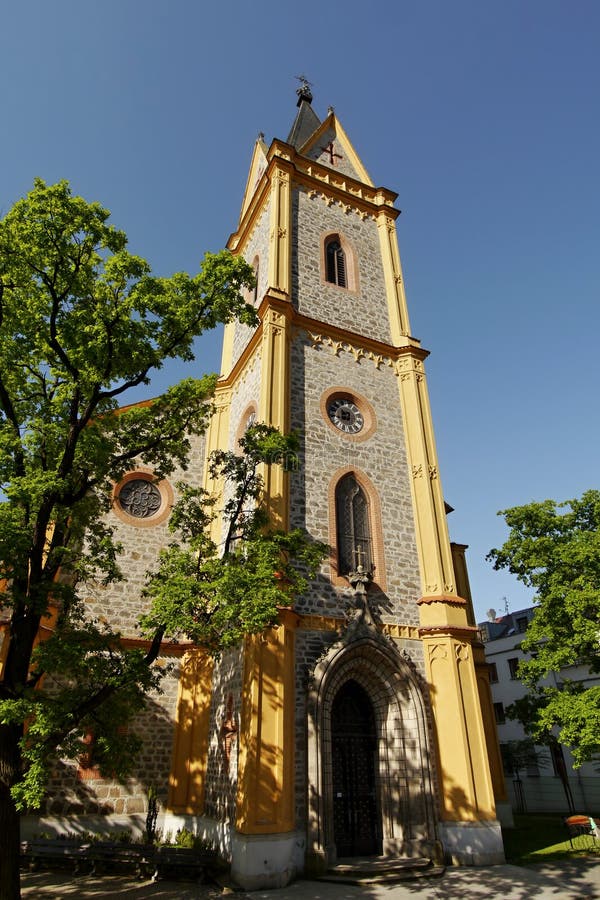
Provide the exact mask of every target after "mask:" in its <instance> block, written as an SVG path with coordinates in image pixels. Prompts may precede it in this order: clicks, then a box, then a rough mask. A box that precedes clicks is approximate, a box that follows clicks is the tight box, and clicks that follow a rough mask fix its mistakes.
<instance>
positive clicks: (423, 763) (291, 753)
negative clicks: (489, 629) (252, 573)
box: [171, 83, 503, 888]
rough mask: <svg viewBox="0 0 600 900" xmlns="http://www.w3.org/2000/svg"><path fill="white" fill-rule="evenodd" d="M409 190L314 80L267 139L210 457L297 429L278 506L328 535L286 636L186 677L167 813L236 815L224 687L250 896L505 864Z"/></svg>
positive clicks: (277, 485)
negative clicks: (417, 868) (363, 868)
mask: <svg viewBox="0 0 600 900" xmlns="http://www.w3.org/2000/svg"><path fill="white" fill-rule="evenodd" d="M395 200H396V194H395V193H393V192H392V191H390V190H387V189H385V188H381V187H376V186H375V184H374V183H373V182H372V180H371V178H370V177H369V175H368V173H367V170H366V169H365V167H364V165H363V163H362V162H361V160H360V158H359V157H358V155H357V153H356V151H355V150H354V148H353V146H352V144H351V142H350V140H349V138H348V136H347V135H346V133H345V131H344V129H343V127H342V125H341V123H340V122H339V121H338V119H337V117H336V115H335V112H334V111H333V109H330V110H329V112H328V115H327V117H326V118H325V119H324V120H323V121H321V120H320V119H319V118H318V116H317V115H316V113H315V111H314V110H313V108H312V96H311V92H310V87H309V85H308V84H307V83H303V84H302V85H301V87H300V88H299V90H298V112H297V115H296V119H295V121H294V123H293V126H292V129H291V131H290V133H289V135H288V138H287V140H286V141H282V140H277V139H275V140H273V141H272V143H271V144H270V146H267V145H266V143H265V142H264V139H263V137H262V135H261V136H260V137H259V139H258V140H257V142H256V145H255V147H254V153H253V157H252V162H251V165H250V172H249V176H248V182H247V186H246V191H245V194H244V198H243V202H242V209H241V214H240V219H239V223H238V226H237V229H236V231H235V232H234V234H233V235H232V236H231V238H230V240H229V243H228V246H229V248H230V250H231V251H232V252H233V253H235V254H242V255H243V256H244V257H245V259H246V260H247V261H248V262H250V263H251V264H252V265H253V266H254V269H255V272H256V277H257V288H256V291H255V294H254V297H253V298H252V299H253V300H254V302H255V304H256V307H257V310H258V313H259V317H260V325H259V327H258V328H257V329H256V330H251V329H249V328H247V327H246V326H243V325H240V324H239V323H232V324H230V325H228V326H227V328H226V333H225V338H224V347H223V357H222V375H221V379H220V382H219V387H218V390H217V398H216V406H217V411H216V414H215V417H214V419H213V422H212V425H211V428H210V431H209V433H208V436H207V447H206V452H207V454H208V453H210V451H211V450H213V449H216V448H221V447H223V448H231V447H234V446H235V444H236V442H237V440H238V439H239V436H240V435H241V434H242V433H243V430H244V428H245V427H246V426H247V423H248V422H249V421H251V420H253V419H255V420H256V421H259V422H264V423H266V424H270V425H274V426H276V427H278V428H279V429H281V430H282V431H284V432H287V431H289V430H290V429H291V428H293V429H296V430H297V431H298V432H299V434H300V436H301V451H300V460H299V462H300V465H299V466H298V467H297V469H294V467H288V471H284V469H283V468H282V467H280V466H272V467H269V468H267V469H266V470H265V473H264V477H265V488H266V497H267V501H268V505H269V510H270V514H271V516H272V519H273V521H274V522H276V523H278V524H279V525H281V526H282V527H296V526H299V527H302V528H305V529H306V530H307V531H308V532H309V534H310V535H312V536H313V537H314V538H315V539H318V540H321V541H325V542H326V543H327V544H329V546H330V547H331V555H330V558H329V559H328V560H327V561H326V563H325V564H324V565H323V567H322V570H321V572H320V574H319V576H318V577H317V578H316V579H315V580H314V581H313V582H312V584H311V587H310V590H309V591H308V592H307V593H306V595H305V596H304V597H302V598H301V599H300V600H299V601H298V603H297V604H296V606H295V608H294V609H293V610H292V609H289V610H282V611H281V616H280V623H279V626H278V627H277V628H274V629H272V630H271V631H270V632H269V633H267V634H265V635H263V636H261V637H260V638H249V639H248V640H247V641H246V642H245V645H244V647H243V648H241V649H240V652H239V654H238V655H237V656H236V657H235V659H233V658H229V657H228V658H226V659H224V660H222V661H221V662H220V663H219V664H218V666H217V665H215V667H214V668H213V666H212V664H210V663H209V662H207V661H205V660H203V659H202V658H200V657H195V658H193V659H191V658H190V661H188V664H187V670H185V667H184V672H183V676H182V681H181V684H180V708H181V703H182V702H184V706H185V708H186V709H188V711H189V709H190V708H191V710H192V717H191V718H192V719H193V723H194V724H193V729H194V731H195V733H196V737H195V738H193V739H192V737H191V736H190V733H189V729H188V733H187V736H186V734H183V736H182V729H181V727H180V730H179V737H178V740H179V742H180V744H179V748H178V749H177V747H176V753H175V769H174V776H173V777H174V784H175V785H177V786H178V787H177V789H176V790H175V793H173V794H172V797H171V806H172V809H173V811H174V813H176V812H177V810H178V809H179V810H180V811H187V812H192V811H193V812H195V814H196V815H198V814H200V815H201V816H204V817H208V818H210V817H212V818H213V819H214V818H218V817H219V815H222V814H223V810H221V813H220V812H219V808H218V807H219V802H218V800H217V796H216V795H217V793H218V790H217V788H219V783H218V779H217V781H215V776H214V772H211V766H210V753H208V755H207V747H208V744H209V741H210V734H211V733H216V732H215V729H216V728H217V726H218V722H216V720H215V712H214V710H215V709H216V708H217V705H215V699H214V698H215V696H219V697H220V703H221V706H222V707H223V708H224V709H225V708H226V709H227V711H228V712H227V716H228V721H229V723H230V729H231V732H232V733H233V732H234V731H235V740H236V742H237V746H238V752H237V758H236V759H233V758H232V760H231V762H230V763H228V764H229V769H228V772H229V779H230V782H229V783H230V784H231V785H232V787H231V790H232V795H231V798H230V803H229V806H228V807H227V810H226V812H227V814H228V815H230V817H231V821H230V825H231V857H232V871H233V875H234V876H235V878H236V879H237V880H238V881H239V882H240V883H241V884H242V885H243V886H245V887H248V888H251V887H264V886H269V885H271V886H274V885H277V884H282V883H285V882H286V881H287V880H289V878H290V877H292V876H293V874H294V873H296V872H299V871H302V870H305V871H307V872H313V873H317V872H320V871H324V870H325V869H326V868H327V867H329V866H332V865H334V864H335V862H336V860H337V859H339V858H341V857H352V856H365V855H385V856H389V857H423V856H428V857H431V858H440V855H444V856H445V857H446V859H449V858H451V859H452V860H454V861H456V862H459V863H463V864H465V863H467V864H468V863H471V864H485V863H493V862H498V861H502V859H503V850H502V841H501V834H500V826H499V822H498V818H497V813H496V801H502V800H503V782H502V774H501V767H500V765H499V759H498V753H497V747H496V738H495V726H494V724H493V717H492V715H491V702H490V695H489V686H488V680H487V671H486V669H485V665H484V661H483V653H482V651H481V647H480V646H479V645H478V637H477V631H476V628H475V622H474V618H473V613H472V606H471V600H470V596H469V587H468V578H467V575H466V568H465V563H464V547H463V546H461V545H451V543H450V541H449V537H448V530H447V524H446V508H445V504H444V498H443V495H442V488H441V481H440V474H439V469H438V461H437V456H436V448H435V442H434V434H433V426H432V421H431V413H430V406H429V399H428V392H427V384H426V378H425V369H424V360H425V359H426V357H427V355H428V354H427V351H426V350H424V349H423V348H422V347H421V345H420V342H419V341H418V340H416V339H415V338H414V337H412V336H411V329H410V324H409V319H408V310H407V304H406V298H405V292H404V282H403V278H402V269H401V265H400V256H399V251H398V244H397V237H396V228H395V220H396V218H397V216H398V214H399V213H398V210H397V209H396V208H395V206H394V203H395ZM206 478H207V483H208V476H206ZM208 486H209V487H212V488H216V487H217V486H215V485H211V484H208ZM186 671H187V675H186ZM186 679H187V680H186ZM186 685H187V686H186ZM182 686H183V687H182ZM210 690H212V697H213V700H212V706H211V703H210V702H209V700H207V697H209V695H210ZM182 698H183V700H182ZM211 710H212V711H211ZM223 721H225V719H224V720H223ZM236 723H237V724H236ZM180 726H181V723H180ZM190 727H192V726H190ZM220 727H224V725H223V726H220ZM184 731H185V729H184ZM219 733H220V732H219ZM192 745H193V746H194V747H195V750H194V751H193V752H194V754H195V759H196V762H194V761H193V760H192V763H190V758H189V754H190V752H191V750H190V748H191V747H192ZM234 755H235V754H234ZM178 767H179V774H178ZM184 768H185V772H186V773H187V774H185V776H184V774H183V770H184ZM190 773H191V774H190ZM186 779H187V781H186ZM192 782H193V784H192ZM190 784H192V788H190ZM186 785H187V786H186ZM221 788H222V785H221ZM177 790H179V791H180V792H181V791H183V792H184V794H185V795H186V798H187V799H185V800H184V801H183V800H181V798H180V800H179V801H177V798H176V796H175V795H176V793H177ZM186 792H187V793H186ZM178 803H179V806H178ZM205 821H206V819H205Z"/></svg>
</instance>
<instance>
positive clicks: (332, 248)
mask: <svg viewBox="0 0 600 900" xmlns="http://www.w3.org/2000/svg"><path fill="white" fill-rule="evenodd" d="M325 256H326V261H327V281H329V282H330V283H331V284H337V286H338V287H347V286H348V285H347V282H346V254H345V253H344V251H343V250H342V245H341V244H340V242H339V240H338V239H337V238H332V239H331V240H329V241H327V245H326V247H325Z"/></svg>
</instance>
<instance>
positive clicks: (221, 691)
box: [204, 645, 244, 822]
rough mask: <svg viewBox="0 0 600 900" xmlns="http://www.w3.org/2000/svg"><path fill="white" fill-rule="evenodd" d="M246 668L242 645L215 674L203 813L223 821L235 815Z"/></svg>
mask: <svg viewBox="0 0 600 900" xmlns="http://www.w3.org/2000/svg"><path fill="white" fill-rule="evenodd" d="M243 669H244V653H243V646H241V645H240V646H239V647H236V648H234V649H233V650H230V651H228V652H227V653H223V655H222V656H221V658H220V659H219V660H218V661H217V663H216V664H215V668H214V674H213V693H212V701H211V710H210V737H209V748H208V763H207V770H206V788H205V795H204V797H205V803H204V814H205V815H206V816H209V817H210V818H213V819H216V820H217V821H221V822H223V821H226V820H230V821H233V820H234V818H235V797H236V790H237V774H238V750H239V741H238V734H239V727H240V706H241V697H242V679H243ZM232 728H233V729H235V730H232ZM228 734H230V735H231V737H229V738H228V737H227V735H228Z"/></svg>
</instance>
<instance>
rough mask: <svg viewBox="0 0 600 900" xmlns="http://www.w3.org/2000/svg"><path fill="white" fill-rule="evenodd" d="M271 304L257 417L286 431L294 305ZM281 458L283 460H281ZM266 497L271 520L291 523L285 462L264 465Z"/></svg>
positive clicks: (281, 524)
mask: <svg viewBox="0 0 600 900" xmlns="http://www.w3.org/2000/svg"><path fill="white" fill-rule="evenodd" d="M268 299H269V305H268V306H267V308H266V310H265V315H264V320H263V325H262V347H261V390H260V404H259V410H258V418H259V421H260V422H264V424H265V425H274V426H275V427H276V428H278V429H279V430H280V431H281V432H282V433H283V434H287V433H288V432H289V428H290V403H289V398H290V340H291V322H290V317H291V311H292V310H291V306H290V304H289V303H287V302H283V303H280V304H278V306H277V307H275V306H272V305H271V300H270V298H268ZM279 462H281V461H279ZM262 475H263V478H264V482H265V500H266V504H267V509H268V512H269V518H270V521H271V522H272V523H273V525H275V526H276V527H277V528H285V529H287V528H288V527H289V488H288V482H289V474H288V473H287V472H286V471H285V469H284V466H282V465H273V466H265V467H264V469H263V472H262Z"/></svg>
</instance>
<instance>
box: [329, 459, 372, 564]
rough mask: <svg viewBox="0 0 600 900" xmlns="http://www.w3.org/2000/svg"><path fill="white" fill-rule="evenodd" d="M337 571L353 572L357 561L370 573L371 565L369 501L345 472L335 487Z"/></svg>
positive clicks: (351, 477)
mask: <svg viewBox="0 0 600 900" xmlns="http://www.w3.org/2000/svg"><path fill="white" fill-rule="evenodd" d="M335 512H336V524H337V550H338V572H339V574H340V575H347V574H348V572H354V571H356V567H357V565H358V564H359V562H360V563H361V564H362V566H363V567H364V569H365V570H366V571H367V572H369V571H371V570H372V568H373V552H372V546H371V532H370V528H369V504H368V501H367V498H366V496H365V492H364V491H363V489H362V488H361V486H360V485H359V483H358V481H357V480H356V478H355V477H354V475H352V474H349V475H345V476H344V477H343V478H342V479H340V481H339V482H338V485H337V487H336V489H335Z"/></svg>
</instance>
